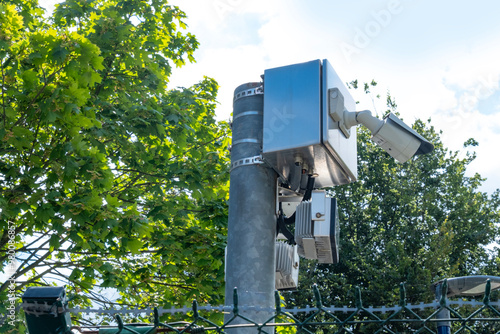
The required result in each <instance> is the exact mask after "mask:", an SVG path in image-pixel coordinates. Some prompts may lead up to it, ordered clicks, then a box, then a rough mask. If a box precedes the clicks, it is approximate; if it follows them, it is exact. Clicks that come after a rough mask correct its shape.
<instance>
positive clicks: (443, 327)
mask: <svg viewBox="0 0 500 334" xmlns="http://www.w3.org/2000/svg"><path fill="white" fill-rule="evenodd" d="M442 290H443V285H442V283H441V284H438V285H437V286H436V290H435V291H436V299H437V301H438V302H439V301H440V300H441V297H442V292H443V291H442ZM436 319H438V320H439V319H450V310H448V309H447V308H443V309H442V310H441V311H439V312H438V314H437V315H436ZM437 334H451V321H450V320H443V321H438V323H437Z"/></svg>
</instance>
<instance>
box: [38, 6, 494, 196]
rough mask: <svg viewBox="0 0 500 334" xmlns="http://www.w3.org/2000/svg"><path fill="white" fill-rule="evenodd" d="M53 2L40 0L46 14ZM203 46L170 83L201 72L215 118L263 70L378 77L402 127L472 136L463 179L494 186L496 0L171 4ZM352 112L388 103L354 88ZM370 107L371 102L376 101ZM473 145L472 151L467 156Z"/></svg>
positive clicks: (459, 138)
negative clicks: (314, 64) (428, 124)
mask: <svg viewBox="0 0 500 334" xmlns="http://www.w3.org/2000/svg"><path fill="white" fill-rule="evenodd" d="M55 2H57V1H54V0H45V1H44V0H42V1H41V4H42V6H47V8H50V7H51V5H53V3H55ZM170 3H171V4H174V5H177V6H179V7H180V8H181V9H182V10H183V11H185V12H186V14H187V16H188V18H187V19H186V23H187V24H188V29H187V31H189V32H191V33H193V34H194V35H196V37H197V39H198V41H199V42H200V47H199V49H198V50H197V51H196V52H195V55H194V56H195V58H196V63H193V64H188V65H186V66H184V67H182V68H180V69H176V70H175V71H174V72H173V76H172V78H171V81H170V85H171V87H175V86H182V87H189V86H191V85H192V84H194V83H197V82H198V81H200V80H201V79H202V77H203V76H204V75H206V76H209V77H212V78H214V79H215V80H216V81H217V82H218V83H219V86H220V90H219V95H218V101H219V105H218V107H217V117H218V118H219V119H225V120H227V119H230V115H231V112H232V98H233V92H234V89H235V88H236V87H237V86H239V85H240V84H243V83H247V82H254V81H260V80H261V78H260V75H262V74H263V73H264V70H266V69H269V68H274V67H280V66H285V65H290V64H295V63H301V62H306V61H310V60H314V59H328V60H329V62H330V63H331V64H332V66H333V67H334V69H335V71H336V72H337V73H338V74H339V76H340V78H341V79H342V80H343V81H344V82H349V81H352V80H355V79H357V80H358V81H360V82H371V81H372V80H375V81H376V82H377V83H378V85H377V87H376V90H374V92H373V95H372V97H375V96H376V95H377V94H380V95H381V96H382V97H385V95H386V94H387V93H388V92H390V94H391V96H392V97H393V98H395V100H396V103H397V105H398V110H397V111H398V112H399V113H400V115H401V118H403V120H404V121H405V122H406V123H409V124H411V123H413V122H414V121H415V120H416V119H422V120H427V119H429V118H431V120H432V125H433V126H434V127H436V128H437V129H440V130H442V131H443V134H442V136H441V139H442V141H443V142H444V144H445V146H446V147H448V148H449V149H450V150H460V152H461V156H462V157H463V156H465V153H466V150H465V149H464V148H463V143H464V142H465V141H466V140H467V139H468V138H474V139H475V140H476V141H478V143H479V146H478V147H476V148H474V151H475V152H476V154H477V159H476V160H475V161H474V162H473V163H472V164H471V165H470V166H469V170H468V171H467V175H469V176H470V175H473V174H475V173H479V174H480V175H481V176H483V177H486V178H487V181H486V182H485V183H484V185H483V187H482V188H481V189H480V190H481V191H487V192H489V193H492V192H493V191H494V190H495V189H496V188H500V172H498V171H500V158H499V157H498V156H497V150H498V149H497V146H498V144H500V87H499V81H500V20H498V13H500V2H495V1H484V0H478V1H475V2H474V3H471V2H470V1H463V0H455V1H449V0H446V1H430V0H357V1H337V0H308V1H300V0H287V1H285V0H272V1H270V0H267V1H264V0H252V1H248V0H174V1H170ZM353 97H354V98H355V100H357V101H359V102H360V103H359V104H358V110H364V109H370V110H372V111H373V112H374V113H379V114H380V113H381V112H383V111H384V110H385V105H384V99H381V100H380V101H377V99H376V98H373V99H372V98H371V97H369V96H366V95H365V94H364V93H362V92H361V91H353ZM374 101H375V102H374ZM471 150H472V149H471V148H469V151H471Z"/></svg>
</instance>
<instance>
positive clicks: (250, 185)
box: [226, 83, 277, 334]
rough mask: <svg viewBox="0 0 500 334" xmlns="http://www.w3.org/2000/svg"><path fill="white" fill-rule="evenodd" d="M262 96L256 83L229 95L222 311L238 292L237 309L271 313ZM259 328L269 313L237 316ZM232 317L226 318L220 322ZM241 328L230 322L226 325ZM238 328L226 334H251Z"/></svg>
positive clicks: (271, 200)
mask: <svg viewBox="0 0 500 334" xmlns="http://www.w3.org/2000/svg"><path fill="white" fill-rule="evenodd" d="M263 100H264V95H263V91H262V86H261V84H260V83H247V84H243V85H241V86H238V87H237V88H236V90H235V92H234V104H233V126H232V129H233V131H232V132H233V138H232V148H231V166H232V167H231V168H232V169H231V177H230V188H229V222H228V232H227V233H228V238H227V239H228V240H227V256H226V305H232V304H233V290H234V288H235V287H236V288H237V289H238V296H239V303H238V304H239V306H256V307H263V308H268V307H273V306H274V287H275V283H274V275H275V254H274V252H275V238H276V195H277V189H276V187H277V184H276V182H277V175H276V173H275V172H274V170H273V169H271V168H269V167H268V166H267V165H265V164H262V160H260V158H259V157H260V154H261V151H262V138H263V109H264V106H263V104H264V102H263ZM240 314H242V315H244V316H245V317H247V318H249V319H251V320H253V321H255V322H257V323H262V322H264V321H265V320H267V319H268V318H269V317H270V316H271V314H270V313H269V312H263V311H255V310H245V309H244V308H243V309H242V310H240ZM231 316H232V314H231V315H228V316H226V321H227V320H228V319H229V318H230V317H231ZM237 323H245V321H242V319H235V321H234V322H232V323H231V324H237ZM255 332H256V329H255V328H240V329H238V330H232V333H238V334H239V333H255Z"/></svg>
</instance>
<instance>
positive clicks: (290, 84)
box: [262, 60, 357, 188]
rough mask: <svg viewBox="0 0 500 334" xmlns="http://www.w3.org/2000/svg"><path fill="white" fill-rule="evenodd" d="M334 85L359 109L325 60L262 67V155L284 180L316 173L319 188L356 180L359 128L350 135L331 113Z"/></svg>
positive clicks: (350, 106) (347, 103) (348, 103)
mask: <svg viewBox="0 0 500 334" xmlns="http://www.w3.org/2000/svg"><path fill="white" fill-rule="evenodd" d="M330 88H338V89H339V91H340V92H341V93H342V96H343V102H344V104H345V108H347V110H355V108H356V103H355V101H354V99H353V98H352V97H351V95H350V93H349V91H348V90H347V88H346V87H345V85H344V84H343V82H342V80H341V79H340V78H339V77H338V75H337V73H336V72H335V71H334V69H333V68H332V66H331V65H330V63H329V62H328V61H327V60H323V61H321V60H314V61H310V62H306V63H300V64H294V65H289V66H284V67H278V68H273V69H267V70H266V71H265V72H264V133H263V153H262V155H263V157H264V159H265V160H266V162H268V163H269V164H271V165H272V166H273V168H274V169H275V170H276V172H277V173H278V174H279V175H280V176H281V177H282V178H284V179H285V180H291V179H294V177H295V178H296V177H297V175H294V174H297V173H307V174H317V178H316V181H315V187H317V188H320V187H329V186H334V185H339V184H347V183H350V182H353V181H356V179H357V160H356V159H357V150H356V129H355V128H353V129H351V131H350V132H351V134H350V136H349V137H346V136H345V135H344V134H343V133H342V131H341V130H340V129H339V122H338V121H335V120H334V119H333V118H332V117H330V116H329V112H328V103H329V101H328V89H330ZM298 164H301V165H302V168H296V167H297V165H298Z"/></svg>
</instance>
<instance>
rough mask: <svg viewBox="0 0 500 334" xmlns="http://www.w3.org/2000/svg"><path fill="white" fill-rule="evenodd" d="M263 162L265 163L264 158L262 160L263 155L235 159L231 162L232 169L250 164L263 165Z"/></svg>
mask: <svg viewBox="0 0 500 334" xmlns="http://www.w3.org/2000/svg"><path fill="white" fill-rule="evenodd" d="M263 163H264V160H262V155H256V156H254V157H248V158H243V159H239V160H236V161H233V162H232V163H231V171H232V170H233V169H235V168H236V167H241V166H248V165H261V164H263Z"/></svg>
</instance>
